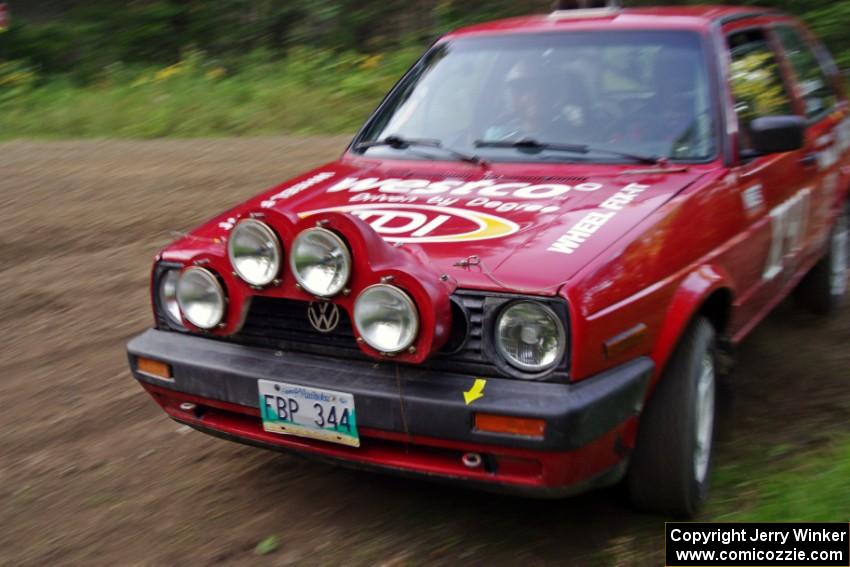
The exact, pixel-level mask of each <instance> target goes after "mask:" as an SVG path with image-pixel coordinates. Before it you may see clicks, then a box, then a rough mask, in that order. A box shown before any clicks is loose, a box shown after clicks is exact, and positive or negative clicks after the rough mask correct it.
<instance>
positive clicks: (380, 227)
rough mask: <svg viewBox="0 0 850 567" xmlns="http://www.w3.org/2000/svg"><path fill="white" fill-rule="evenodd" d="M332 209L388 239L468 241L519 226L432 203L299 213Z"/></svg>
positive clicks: (511, 231) (504, 233) (503, 233)
mask: <svg viewBox="0 0 850 567" xmlns="http://www.w3.org/2000/svg"><path fill="white" fill-rule="evenodd" d="M328 211H338V212H344V213H351V214H352V215H355V216H357V217H359V218H361V219H362V220H364V221H365V222H367V223H368V224H369V225H370V226H371V227H372V228H373V229H374V230H375V232H377V233H378V234H380V235H381V236H382V237H383V238H384V240H386V241H388V242H415V243H427V242H468V241H472V240H488V239H490V238H501V237H503V236H508V235H511V234H514V233H516V232H517V231H518V230H519V225H517V224H516V223H515V222H512V221H509V220H507V219H504V218H502V217H497V216H495V215H491V214H487V213H482V212H478V211H468V210H464V209H458V208H454V207H432V206H428V205H400V204H388V205H376V204H372V205H342V206H339V207H329V208H326V209H318V210H314V211H307V212H303V213H299V216H301V217H308V216H310V215H315V214H317V213H324V212H328Z"/></svg>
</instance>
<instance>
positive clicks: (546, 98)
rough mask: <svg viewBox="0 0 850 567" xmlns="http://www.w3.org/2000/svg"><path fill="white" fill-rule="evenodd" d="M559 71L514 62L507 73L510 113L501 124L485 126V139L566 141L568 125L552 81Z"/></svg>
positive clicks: (558, 94) (528, 63)
mask: <svg viewBox="0 0 850 567" xmlns="http://www.w3.org/2000/svg"><path fill="white" fill-rule="evenodd" d="M558 74H559V72H558V71H557V70H554V69H552V70H549V72H548V73H547V72H546V69H545V68H543V67H540V66H538V67H535V66H533V65H532V64H531V63H530V62H529V61H523V62H520V63H517V64H516V65H514V67H513V68H511V70H510V71H509V72H508V76H507V80H506V86H507V92H508V98H509V102H510V115H509V116H507V117H505V119H504V121H503V123H501V124H499V125H496V126H492V127H490V128H488V129H487V131H486V132H485V134H484V136H485V139H486V140H488V141H505V140H522V139H525V138H532V139H535V140H538V141H541V142H566V141H569V140H568V129H569V124H568V122H567V120H566V119H565V117H564V115H563V112H562V111H563V109H559V108H558V106H559V102H560V101H559V98H560V96H561V93H560V92H559V91H558V89H557V87H556V85H555V83H554V81H555V80H556V78H557V76H558Z"/></svg>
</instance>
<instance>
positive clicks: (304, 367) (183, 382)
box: [127, 329, 653, 451]
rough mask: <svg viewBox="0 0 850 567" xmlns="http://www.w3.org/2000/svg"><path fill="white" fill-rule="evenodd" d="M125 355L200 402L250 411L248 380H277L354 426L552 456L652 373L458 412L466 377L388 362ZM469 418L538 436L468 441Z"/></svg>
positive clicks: (617, 375) (193, 341)
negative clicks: (538, 424)
mask: <svg viewBox="0 0 850 567" xmlns="http://www.w3.org/2000/svg"><path fill="white" fill-rule="evenodd" d="M127 350H128V355H129V359H130V368H131V369H132V371H133V375H134V376H135V378H136V379H137V380H140V381H142V382H148V383H150V384H154V385H156V386H160V387H166V388H170V389H172V390H175V391H178V392H183V393H187V394H191V395H194V396H199V397H202V398H207V399H213V400H219V401H223V402H229V403H233V404H238V405H242V406H249V407H253V408H258V407H259V396H258V390H257V380H259V379H265V380H278V381H281V382H287V383H291V384H300V385H304V386H308V387H316V388H321V389H328V390H337V391H342V392H348V393H351V394H353V395H354V398H355V403H356V406H357V423H358V426H359V427H363V428H372V429H380V430H385V431H394V432H399V433H409V434H411V435H421V436H427V437H433V438H438V439H447V440H454V441H464V442H472V443H482V444H494V445H502V446H511V447H525V448H531V449H541V450H552V451H568V450H572V449H577V448H579V447H582V446H584V445H587V444H588V443H590V442H592V441H593V440H595V439H597V438H598V437H600V436H601V435H603V434H604V433H607V432H609V431H611V430H612V429H614V428H615V427H616V426H618V425H620V424H622V423H623V422H624V421H625V420H626V419H628V418H630V417H631V416H633V415H635V414H636V413H637V412H638V411H639V408H640V407H641V406H642V404H643V400H644V396H645V393H646V387H647V383H648V381H649V377H650V375H651V373H652V370H653V363H652V361H651V360H650V359H648V358H638V359H635V360H633V361H631V362H629V363H626V364H624V365H622V366H619V367H617V368H614V369H612V370H609V371H607V372H604V373H602V374H599V375H597V376H594V377H592V378H589V379H587V380H583V381H581V382H578V383H576V384H564V383H548V382H531V381H528V382H526V381H521V380H513V379H494V378H490V379H488V380H487V384H486V386H485V388H484V397H482V398H480V399H478V400H476V401H474V402H472V404H470V405H467V404H466V403H465V401H464V397H463V392H464V391H466V390H469V389H470V387H471V386H472V385H473V382H474V381H475V377H474V376H464V375H460V374H448V373H444V372H434V371H428V370H422V369H419V368H416V367H414V366H406V365H401V364H395V363H392V362H389V363H385V362H381V363H378V362H375V363H365V362H356V361H351V360H341V359H335V358H330V357H323V356H314V355H309V354H300V353H293V352H283V353H276V352H275V351H272V350H267V349H261V348H253V347H245V346H240V345H235V344H231V343H226V342H221V341H216V340H211V339H207V338H203V337H197V336H190V335H183V334H180V333H174V332H167V331H158V330H155V329H150V330H148V331H146V332H144V333H142V334H141V335H139V336H137V337H136V338H134V339H132V340H131V341H130V343H129V344H128V346H127ZM138 356H142V357H147V358H152V359H155V360H159V361H162V362H166V363H168V364H170V365H171V368H172V373H173V376H174V379H173V381H165V380H161V379H157V378H154V377H151V376H148V375H146V374H143V373H140V372H139V371H138V369H137V365H136V357H138ZM402 406H403V408H402ZM473 412H484V413H494V414H500V415H516V416H521V417H531V418H541V419H544V420H545V421H546V432H545V436H544V437H543V438H542V439H531V438H524V437H516V436H509V435H495V434H491V433H482V432H478V431H475V430H474V429H473V427H472V423H473Z"/></svg>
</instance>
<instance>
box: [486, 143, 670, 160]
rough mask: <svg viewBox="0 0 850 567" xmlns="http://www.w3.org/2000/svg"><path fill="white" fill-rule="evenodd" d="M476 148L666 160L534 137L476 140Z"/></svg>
mask: <svg viewBox="0 0 850 567" xmlns="http://www.w3.org/2000/svg"><path fill="white" fill-rule="evenodd" d="M475 147H476V148H516V149H518V150H532V151H543V150H552V151H555V152H569V153H573V154H582V155H585V154H589V153H593V152H596V153H601V154H609V155H613V156H619V157H623V158H626V159H630V160H632V161H636V162H639V163H646V164H649V165H662V164H663V163H664V162H665V160H664V158H662V157H659V156H643V155H640V154H631V153H628V152H619V151H617V150H607V149H604V148H594V147H593V146H588V145H587V144H560V143H554V142H540V141H538V140H535V139H534V138H523V139H522V140H513V141H511V140H504V141H487V140H476V141H475Z"/></svg>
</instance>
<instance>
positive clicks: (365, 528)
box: [0, 138, 850, 566]
mask: <svg viewBox="0 0 850 567" xmlns="http://www.w3.org/2000/svg"><path fill="white" fill-rule="evenodd" d="M345 141H346V140H345V139H344V138H308V139H305V138H300V139H294V138H271V139H262V140H221V141H187V142H183V141H173V142H171V141H169V142H110V141H103V142H67V143H66V142H59V143H22V142H18V143H9V144H2V145H0V258H2V264H0V337H2V342H0V353H2V355H1V356H0V409H1V410H2V411H0V564H4V565H6V564H8V565H28V564H38V565H44V564H52V565H62V564H76V565H81V564H86V565H88V564H93V565H119V564H120V565H125V564H134V565H135V564H143V565H177V564H186V565H207V564H226V565H231V564H240V565H241V564H246V565H249V564H257V565H287V564H293V565H295V564H297V565H302V564H303V565H332V564H339V565H374V564H381V563H383V564H385V565H406V564H423V563H427V564H437V565H439V564H447V565H455V564H462V563H466V564H473V565H474V564H482V563H487V564H504V565H517V564H523V565H526V566H531V565H538V564H549V563H556V562H557V563H558V564H561V565H588V564H596V563H599V564H621V565H631V564H643V563H645V562H651V563H657V561H658V559H659V557H660V553H661V537H660V536H661V533H662V521H663V520H662V519H659V518H652V517H646V516H639V515H635V514H633V513H631V512H629V511H628V510H627V509H626V508H625V507H624V506H623V505H622V502H621V499H620V496H619V493H618V492H617V490H607V491H602V492H598V493H594V494H590V495H587V496H583V497H580V498H575V499H571V500H566V501H560V502H537V501H523V500H518V499H513V498H508V497H499V496H492V495H488V494H479V493H473V492H467V491H464V490H460V489H453V488H446V487H442V486H434V485H430V484H423V483H418V482H411V481H404V480H399V479H395V478H388V477H384V476H379V475H370V474H365V473H357V472H351V471H347V470H341V469H336V468H331V467H328V466H325V465H321V464H317V463H313V462H309V461H304V460H301V459H298V458H295V457H291V456H287V455H280V454H276V453H271V452H265V451H261V450H258V449H253V448H248V447H242V446H239V445H235V444H231V443H228V442H225V441H220V440H217V439H212V438H209V437H206V436H203V435H202V434H200V433H196V432H193V431H188V430H186V429H185V428H183V427H180V426H178V425H177V424H175V423H174V422H171V421H170V420H168V419H167V418H166V417H165V416H164V414H163V413H162V412H161V411H160V410H159V409H158V408H157V407H156V406H155V405H154V403H153V402H152V401H151V400H150V399H149V398H148V397H147V395H146V394H144V393H143V392H142V390H141V388H140V387H139V386H138V385H137V384H136V383H135V382H134V381H133V380H132V379H131V377H130V375H129V373H128V371H127V369H126V360H125V353H124V344H125V343H126V341H127V339H128V338H129V337H131V336H132V335H133V334H135V333H137V332H139V331H141V330H142V329H144V328H145V327H146V326H148V325H149V324H150V322H151V315H150V309H149V307H148V289H147V280H148V273H149V268H150V262H151V259H152V258H153V255H154V254H155V252H156V251H157V249H158V248H159V247H161V246H162V245H164V244H166V243H167V242H168V241H169V240H170V239H171V237H170V235H169V231H172V230H180V229H184V228H188V227H190V226H192V225H193V224H196V223H198V222H201V221H203V220H204V219H206V218H208V217H210V216H211V215H212V214H213V213H215V212H218V211H220V210H221V209H223V208H224V207H226V206H228V205H231V204H235V203H236V202H238V201H240V200H242V199H243V198H245V197H247V196H249V195H252V194H255V193H257V192H259V191H260V190H262V189H264V188H265V187H267V186H271V185H272V184H274V183H276V182H279V181H282V180H284V179H285V178H287V177H288V176H290V175H294V174H295V173H297V172H299V171H301V170H303V169H305V168H306V167H308V166H312V165H318V164H319V163H321V162H323V161H325V160H329V159H331V158H333V157H334V156H335V155H336V154H338V153H339V152H340V151H341V150H342V148H343V147H344V145H345ZM848 340H850V317H848V316H846V315H845V316H844V317H843V318H841V319H839V320H836V321H832V322H830V323H828V324H826V325H824V324H822V323H820V322H818V321H816V320H814V319H812V318H808V317H806V316H803V315H799V314H797V313H796V312H795V311H794V310H793V309H792V308H791V307H790V306H787V305H786V306H783V307H782V312H781V313H780V314H779V315H778V316H774V317H772V318H771V319H770V320H769V321H768V322H767V323H766V324H764V325H762V327H761V328H760V329H759V330H758V331H757V332H756V333H755V335H754V336H753V337H752V338H751V339H750V340H748V342H747V343H746V344H745V345H744V346H743V348H742V352H741V354H740V357H741V369H740V371H739V372H738V375H737V379H736V382H737V383H736V392H737V396H736V399H735V404H734V410H728V411H726V412H725V413H726V417H725V418H724V422H723V426H724V430H725V431H726V435H725V440H724V441H723V443H722V446H721V450H720V457H719V461H720V462H721V463H722V462H723V461H724V460H726V461H728V460H732V459H735V458H737V456H739V455H742V454H748V453H749V454H752V452H753V451H762V450H764V449H765V448H766V447H771V446H776V445H779V444H784V445H789V446H791V447H792V448H805V447H808V446H811V445H813V444H817V443H819V442H820V441H821V440H822V439H823V438H824V437H825V436H826V435H827V432H829V431H831V430H834V429H835V428H836V427H838V426H842V427H846V425H844V424H846V423H847V420H848V418H850V393H848V388H847V382H848V378H847V374H848V373H847V368H848V361H850V352H848V350H850V349H847V346H846V345H847V344H848ZM730 432H731V433H730ZM754 447H755V448H754ZM777 466H781V464H778V465H777ZM722 496H723V498H725V499H730V498H734V497H735V495H734V494H724V495H722ZM270 536H274V537H276V538H277V539H278V542H279V543H278V546H277V548H276V549H275V550H274V551H272V552H271V553H269V554H268V555H265V556H259V555H256V554H255V553H254V548H255V546H256V545H257V543H258V542H260V541H262V540H264V539H266V538H268V537H270Z"/></svg>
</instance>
